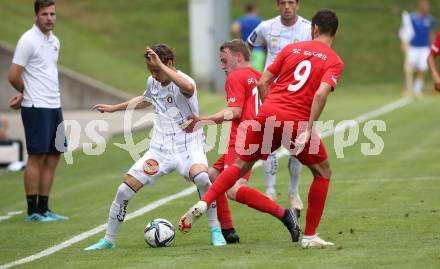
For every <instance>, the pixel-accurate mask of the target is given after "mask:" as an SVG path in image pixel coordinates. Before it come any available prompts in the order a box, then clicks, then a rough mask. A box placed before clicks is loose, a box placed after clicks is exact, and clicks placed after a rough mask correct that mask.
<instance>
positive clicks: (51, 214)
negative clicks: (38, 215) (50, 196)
mask: <svg viewBox="0 0 440 269" xmlns="http://www.w3.org/2000/svg"><path fill="white" fill-rule="evenodd" d="M42 215H43V216H46V217H50V218H53V219H54V220H68V219H69V217H66V216H62V215H59V214H57V213H55V212H53V211H51V210H47V211H46V213H44V214H42Z"/></svg>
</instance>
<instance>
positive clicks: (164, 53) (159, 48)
mask: <svg viewBox="0 0 440 269" xmlns="http://www.w3.org/2000/svg"><path fill="white" fill-rule="evenodd" d="M151 49H152V50H153V51H154V52H155V53H156V54H157V56H159V59H160V60H161V61H162V63H164V64H168V61H171V62H172V63H173V64H174V60H175V58H176V56H175V55H174V51H173V49H172V48H170V47H169V46H168V45H166V44H156V45H154V46H151Z"/></svg>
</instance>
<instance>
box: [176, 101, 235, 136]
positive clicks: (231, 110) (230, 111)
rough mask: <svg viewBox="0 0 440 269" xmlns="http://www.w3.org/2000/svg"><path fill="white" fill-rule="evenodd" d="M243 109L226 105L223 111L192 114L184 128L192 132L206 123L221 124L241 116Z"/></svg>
mask: <svg viewBox="0 0 440 269" xmlns="http://www.w3.org/2000/svg"><path fill="white" fill-rule="evenodd" d="M242 111H243V109H242V108H241V107H226V108H224V109H222V110H221V111H219V112H217V113H214V114H212V115H209V116H206V117H197V116H192V117H190V118H189V119H188V121H186V122H185V123H183V125H182V129H183V130H184V131H185V132H192V131H194V129H199V128H201V127H203V126H205V125H214V124H221V123H222V122H224V121H232V120H235V119H239V118H240V117H241V113H242Z"/></svg>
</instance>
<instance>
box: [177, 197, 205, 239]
mask: <svg viewBox="0 0 440 269" xmlns="http://www.w3.org/2000/svg"><path fill="white" fill-rule="evenodd" d="M207 210H208V205H207V204H206V202H205V201H198V202H197V203H196V204H195V205H193V206H192V207H191V208H190V209H189V210H188V211H186V213H185V215H183V216H182V218H181V219H180V223H179V230H180V231H181V232H183V233H187V232H189V230H191V228H192V225H193V224H194V223H195V222H196V221H197V220H198V219H199V218H200V217H201V216H202V215H203V214H205V213H206V211H207Z"/></svg>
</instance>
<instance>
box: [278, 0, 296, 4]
mask: <svg viewBox="0 0 440 269" xmlns="http://www.w3.org/2000/svg"><path fill="white" fill-rule="evenodd" d="M295 1H296V3H297V4H298V3H299V0H295ZM279 3H280V0H277V5H278V4H279Z"/></svg>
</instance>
